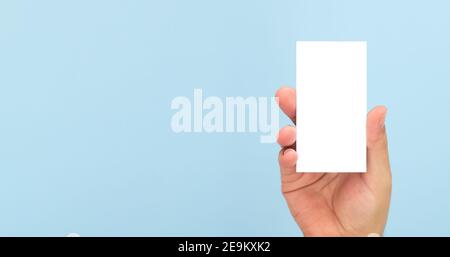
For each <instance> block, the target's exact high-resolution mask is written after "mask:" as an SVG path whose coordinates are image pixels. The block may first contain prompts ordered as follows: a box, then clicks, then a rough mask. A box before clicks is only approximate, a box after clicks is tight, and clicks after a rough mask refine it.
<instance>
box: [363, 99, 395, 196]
mask: <svg viewBox="0 0 450 257" xmlns="http://www.w3.org/2000/svg"><path fill="white" fill-rule="evenodd" d="M386 114H387V109H386V107H384V106H377V107H375V108H373V109H372V110H371V111H370V112H369V113H368V114H367V173H366V174H364V176H365V179H366V182H367V184H368V185H369V187H371V188H372V190H374V191H378V192H380V191H379V190H381V192H386V189H389V192H390V188H391V184H392V181H391V169H390V165H389V154H388V143H387V135H386V127H385V119H386Z"/></svg>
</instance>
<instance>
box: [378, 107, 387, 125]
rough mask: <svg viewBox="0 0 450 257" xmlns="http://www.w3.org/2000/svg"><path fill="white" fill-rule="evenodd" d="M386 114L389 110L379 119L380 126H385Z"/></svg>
mask: <svg viewBox="0 0 450 257" xmlns="http://www.w3.org/2000/svg"><path fill="white" fill-rule="evenodd" d="M386 115H387V110H386V112H385V113H384V115H383V116H382V117H381V118H380V120H379V121H378V125H379V126H380V128H384V126H385V123H386Z"/></svg>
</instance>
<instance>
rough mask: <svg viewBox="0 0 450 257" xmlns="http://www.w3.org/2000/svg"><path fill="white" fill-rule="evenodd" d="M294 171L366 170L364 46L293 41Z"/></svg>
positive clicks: (329, 42)
mask: <svg viewBox="0 0 450 257" xmlns="http://www.w3.org/2000/svg"><path fill="white" fill-rule="evenodd" d="M296 73H297V74H296V76H297V85H296V87H297V116H296V124H297V125H296V126H297V153H298V160H297V172H365V171H366V117H367V113H366V112H367V44H366V42H364V41H299V42H297V72H296Z"/></svg>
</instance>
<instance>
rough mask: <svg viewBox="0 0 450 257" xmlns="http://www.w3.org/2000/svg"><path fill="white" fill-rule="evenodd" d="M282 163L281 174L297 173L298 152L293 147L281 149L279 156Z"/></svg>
mask: <svg viewBox="0 0 450 257" xmlns="http://www.w3.org/2000/svg"><path fill="white" fill-rule="evenodd" d="M278 162H279V164H280V170H281V175H288V174H293V173H295V166H296V163H297V152H296V151H295V150H294V149H292V148H284V149H281V151H280V155H279V156H278Z"/></svg>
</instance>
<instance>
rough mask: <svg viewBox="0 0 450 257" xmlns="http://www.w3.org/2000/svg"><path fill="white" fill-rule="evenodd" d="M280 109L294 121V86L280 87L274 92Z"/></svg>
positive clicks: (295, 97)
mask: <svg viewBox="0 0 450 257" xmlns="http://www.w3.org/2000/svg"><path fill="white" fill-rule="evenodd" d="M275 96H276V97H278V104H279V105H280V108H281V110H282V111H283V112H284V113H285V114H286V115H287V116H288V117H289V118H290V119H291V120H292V121H293V122H294V123H295V109H296V105H297V103H296V99H297V96H296V93H295V89H294V88H290V87H281V88H280V89H278V91H277V93H276V94H275Z"/></svg>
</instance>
